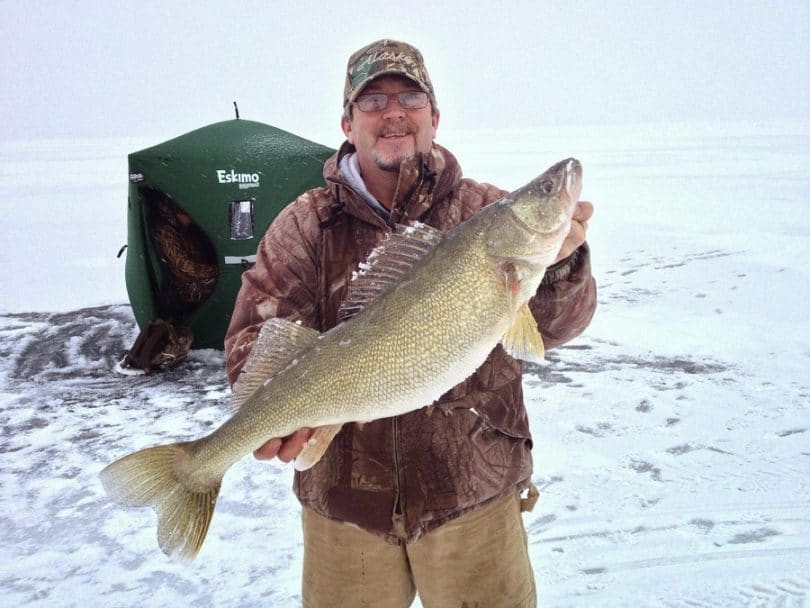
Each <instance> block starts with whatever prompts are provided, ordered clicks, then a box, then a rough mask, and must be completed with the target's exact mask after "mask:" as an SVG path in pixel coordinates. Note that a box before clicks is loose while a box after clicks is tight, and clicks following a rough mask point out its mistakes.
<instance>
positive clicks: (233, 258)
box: [126, 119, 334, 349]
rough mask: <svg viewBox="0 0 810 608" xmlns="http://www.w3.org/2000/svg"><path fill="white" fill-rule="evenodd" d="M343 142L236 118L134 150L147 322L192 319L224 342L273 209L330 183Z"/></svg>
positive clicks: (137, 289)
mask: <svg viewBox="0 0 810 608" xmlns="http://www.w3.org/2000/svg"><path fill="white" fill-rule="evenodd" d="M333 152H334V150H332V149H330V148H327V147H325V146H322V145H320V144H317V143H314V142H312V141H308V140H306V139H303V138H301V137H298V136H296V135H293V134H292V133H288V132H286V131H282V130H280V129H277V128H275V127H271V126H269V125H266V124H262V123H259V122H253V121H248V120H240V119H236V120H229V121H225V122H219V123H215V124H212V125H209V126H206V127H202V128H200V129H197V130H195V131H191V132H190V133H186V134H185V135H181V136H180V137H177V138H175V139H171V140H169V141H167V142H164V143H162V144H159V145H157V146H153V147H151V148H147V149H145V150H141V151H139V152H134V153H132V154H130V155H129V201H128V212H127V224H128V234H127V245H128V249H127V259H126V285H127V292H128V294H129V300H130V303H131V304H132V309H133V311H134V314H135V319H136V320H137V322H138V325H139V326H140V327H141V329H142V330H143V329H144V327H145V326H146V325H147V324H148V323H149V321H150V320H151V319H154V318H160V319H164V320H166V321H168V322H169V323H171V324H172V325H174V326H178V327H189V328H191V331H192V332H193V346H194V348H217V349H221V348H222V346H223V344H222V343H223V337H224V335H225V330H226V329H227V327H228V323H229V320H230V316H231V312H232V310H233V304H234V300H235V299H236V294H237V292H238V290H239V286H240V279H241V275H242V272H244V270H246V269H247V268H248V267H249V266H250V265H251V264H252V262H253V261H254V260H255V253H256V248H257V246H258V243H259V240H260V239H261V237H262V235H263V234H264V232H265V230H266V229H267V227H268V226H269V225H270V223H271V222H272V220H273V218H275V216H276V215H277V214H278V213H279V211H281V209H282V208H283V207H284V206H285V205H286V204H287V203H289V202H291V201H292V200H293V199H295V197H296V196H298V194H300V193H301V192H303V191H304V190H306V189H309V188H312V187H315V186H318V185H322V184H323V175H322V168H323V163H324V161H325V160H326V159H327V158H328V157H329V156H330V155H331V154H332V153H333Z"/></svg>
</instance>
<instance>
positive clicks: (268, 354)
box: [228, 318, 320, 412]
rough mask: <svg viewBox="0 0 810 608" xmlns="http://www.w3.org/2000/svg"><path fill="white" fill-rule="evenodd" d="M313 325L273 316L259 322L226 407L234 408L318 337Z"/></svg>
mask: <svg viewBox="0 0 810 608" xmlns="http://www.w3.org/2000/svg"><path fill="white" fill-rule="evenodd" d="M319 335H320V334H319V333H318V332H317V331H315V330H314V329H310V328H309V327H304V326H303V325H299V324H298V323H293V322H292V321H286V320H284V319H277V318H273V319H270V320H268V321H267V322H266V323H265V324H264V325H262V328H261V330H260V331H259V335H258V337H257V338H256V344H255V345H254V346H253V350H251V351H250V354H249V355H248V358H247V361H245V366H244V367H243V368H242V374H241V375H240V376H239V379H238V380H237V381H236V382H235V383H234V385H233V390H232V394H231V401H230V403H229V404H228V405H229V407H230V408H231V409H232V410H233V411H234V412H235V411H238V410H239V408H241V407H242V405H243V404H244V403H245V401H247V400H248V398H249V397H250V396H251V395H252V394H253V393H254V392H256V389H257V388H259V387H260V386H261V385H262V384H264V382H265V381H266V380H267V379H268V378H272V377H273V376H275V375H276V374H277V373H278V372H280V371H281V370H283V369H284V368H285V367H287V365H289V364H290V362H291V361H292V360H293V359H294V358H295V357H296V355H298V354H299V353H300V352H301V351H303V350H306V349H307V348H309V347H310V346H312V344H314V343H315V342H316V341H317V340H318V336H319Z"/></svg>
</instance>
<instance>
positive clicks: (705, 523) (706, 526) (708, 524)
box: [689, 518, 714, 532]
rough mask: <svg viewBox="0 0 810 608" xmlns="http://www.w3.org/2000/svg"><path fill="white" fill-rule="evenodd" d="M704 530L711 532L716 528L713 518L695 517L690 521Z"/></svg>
mask: <svg viewBox="0 0 810 608" xmlns="http://www.w3.org/2000/svg"><path fill="white" fill-rule="evenodd" d="M689 523H690V524H691V525H693V526H695V527H696V528H697V529H699V530H701V531H702V532H709V531H711V529H712V528H714V522H713V521H712V520H711V519H701V518H695V519H693V520H691V521H690V522H689Z"/></svg>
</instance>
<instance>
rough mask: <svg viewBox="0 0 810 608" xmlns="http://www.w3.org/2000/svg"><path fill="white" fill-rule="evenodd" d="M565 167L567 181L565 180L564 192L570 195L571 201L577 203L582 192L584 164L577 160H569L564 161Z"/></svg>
mask: <svg viewBox="0 0 810 608" xmlns="http://www.w3.org/2000/svg"><path fill="white" fill-rule="evenodd" d="M562 162H563V163H564V164H565V166H564V167H563V171H565V179H564V180H563V190H565V193H566V195H568V198H569V201H573V202H576V201H578V200H579V195H580V193H581V192H582V164H581V163H580V162H579V161H578V160H577V159H576V158H569V159H568V160H564V161H562Z"/></svg>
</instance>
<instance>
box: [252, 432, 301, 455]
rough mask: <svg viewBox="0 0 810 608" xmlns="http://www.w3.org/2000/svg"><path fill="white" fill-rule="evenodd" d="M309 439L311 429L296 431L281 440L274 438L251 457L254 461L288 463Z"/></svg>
mask: <svg viewBox="0 0 810 608" xmlns="http://www.w3.org/2000/svg"><path fill="white" fill-rule="evenodd" d="M310 437H312V429H310V428H303V429H298V430H297V431H295V432H294V433H293V434H292V435H287V436H286V437H283V438H279V437H274V438H273V439H271V440H269V441H268V442H267V443H265V444H264V445H263V446H262V447H260V448H259V449H258V450H255V451H254V452H253V456H254V457H255V458H256V460H272V459H273V458H278V459H279V460H280V461H281V462H290V461H291V460H294V459H295V457H296V456H298V454H299V453H300V452H301V450H302V449H303V448H304V444H305V443H306V442H307V441H309V438H310Z"/></svg>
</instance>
